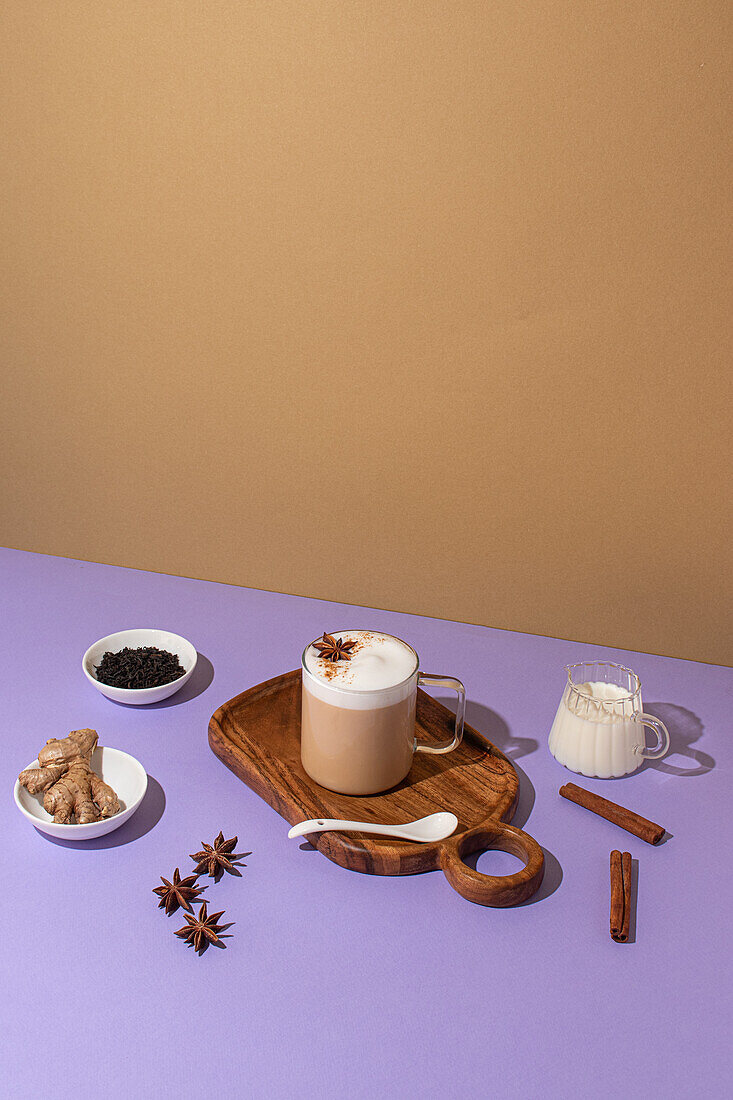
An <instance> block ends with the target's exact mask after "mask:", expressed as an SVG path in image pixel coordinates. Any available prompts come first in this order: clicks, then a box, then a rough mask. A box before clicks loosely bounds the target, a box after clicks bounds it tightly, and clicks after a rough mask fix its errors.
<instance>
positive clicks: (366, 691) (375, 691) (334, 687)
mask: <svg viewBox="0 0 733 1100" xmlns="http://www.w3.org/2000/svg"><path fill="white" fill-rule="evenodd" d="M325 633H326V634H330V635H331V637H332V638H336V637H338V635H339V634H349V633H351V634H356V633H357V631H356V630H351V631H349V630H327V631H325ZM364 633H369V634H381V635H382V637H384V638H393V639H394V640H395V641H396V642H400V643H401V644H402V645H404V646H407V648H408V649H409V650H410V651H411V653H412V654H413V656H414V658H415V667H414V668H413V670H412V672H411V673H410V674H409V675H408V676H405V678H404V679H403V680H400V681H399V682H398V683H396V684H390V685H389V687H381V688H352V687H347V686H346V685H345V684H330V683H329V682H328V680H322V679H321V678H320V676H316V675H315V674H314V673H313V672H311V670H310V669H309V668H308V666H307V665H306V663H305V655H306V653H307V652H308V650H309V649H310V647H311V646H312V645H314V643H315V642H320V641H321V639H322V638H323V634H319V635H318V637H317V638H314V639H313V641H312V642H308V645H307V646H306V647H305V649H304V650H303V652H302V654H301V657H300V663H301V666H302V670H303V672H304V673H305V674H306V675H307V676H310V678H311V679H312V680H315V682H316V683H317V684H320V685H322V686H323V687H325V688H330V690H331V691H347V692H348V693H349V694H350V695H382V694H384V692H386V691H394V690H395V688H399V687H403V685H404V684H406V683H407V682H408V681H409V680H411V679H412V677H413V676H414V675H415V673H416V672H418V671H419V669H420V657H419V656H418V652H417V650H416V649H415V647H414V646H411V645H410V643H409V642H406V641H405V639H404V638H398V637H397V635H396V634H388V633H387V631H386V630H370V631H368V632H367V631H366V630H365V631H364Z"/></svg>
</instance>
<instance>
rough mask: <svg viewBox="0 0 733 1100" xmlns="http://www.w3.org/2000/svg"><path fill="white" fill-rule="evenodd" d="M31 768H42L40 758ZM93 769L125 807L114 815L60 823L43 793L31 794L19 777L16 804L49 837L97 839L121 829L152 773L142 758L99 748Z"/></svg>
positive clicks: (93, 759)
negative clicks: (48, 810) (45, 805)
mask: <svg viewBox="0 0 733 1100" xmlns="http://www.w3.org/2000/svg"><path fill="white" fill-rule="evenodd" d="M28 767H29V768H38V767H39V764H38V760H34V761H33V763H32V764H28ZM92 769H93V770H94V771H95V772H96V773H97V775H99V776H100V777H101V778H102V779H103V780H104V782H105V783H109V785H110V787H111V788H112V789H113V791H114V792H115V794H116V795H117V797H118V799H119V801H120V806H121V807H122V809H121V810H120V812H119V813H118V814H114V815H113V816H112V817H105V818H103V819H102V820H101V821H90V822H89V823H88V824H86V825H57V824H56V822H55V821H54V819H53V818H52V817H51V815H50V814H47V813H46V811H45V810H44V808H43V795H44V792H43V791H41V793H40V794H30V792H29V791H27V790H26V789H25V787H21V785H20V783H19V782H18V780H17V779H16V781H15V787H14V789H13V796H14V798H15V805H16V806H17V807H18V809H19V810H20V812H21V813H22V814H23V816H24V817H27V818H28V820H29V821H30V822H31V824H32V825H35V827H36V828H37V829H40V830H41V832H42V833H48V835H49V836H57V837H62V838H63V839H64V840H93V839H94V837H97V836H104V834H105V833H111V832H112V831H113V830H114V829H119V827H120V825H124V824H125V822H126V821H129V820H130V818H131V817H132V815H133V814H134V813H135V811H136V810H137V808H138V807H139V805H140V803H141V802H142V800H143V798H144V797H145V792H146V790H147V789H148V774H147V772H146V771H145V768H144V767H143V766H142V764H141V763H140V761H139V760H136V759H135V757H134V756H130V754H129V753H127V752H122V750H121V749H108V748H99V747H97V748H96V749H95V750H94V752H93V753H92Z"/></svg>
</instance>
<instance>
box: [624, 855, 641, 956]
mask: <svg viewBox="0 0 733 1100" xmlns="http://www.w3.org/2000/svg"><path fill="white" fill-rule="evenodd" d="M638 896H639V860H638V859H632V861H631V897H630V898H629V906H630V912H629V938H628V939H627V941H626V942H627V943H636V899H637V898H638Z"/></svg>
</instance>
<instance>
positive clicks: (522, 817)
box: [440, 698, 563, 908]
mask: <svg viewBox="0 0 733 1100" xmlns="http://www.w3.org/2000/svg"><path fill="white" fill-rule="evenodd" d="M440 702H441V703H443V705H444V706H446V707H448V709H449V710H452V711H454V712H455V699H453V700H451V699H450V698H447V699H443V698H441V699H440ZM466 721H467V722H468V724H469V726H473V728H474V729H475V730H478V732H479V733H481V734H483V736H484V737H487V738H488V739H489V741H491V743H492V745H496V747H497V749H501V751H502V752H503V753H504V755H505V756H507V757H508V758H509V759H510V760H511V762H512V766H513V767H514V770H515V771H516V773H517V775H518V777H519V801H518V802H517V808H516V810H515V812H514V817H513V818H512V825H516V827H517V828H518V829H524V826H525V824H526V823H527V821H528V819H529V815H530V814H531V813H532V807H533V806H534V802H535V789H534V785H533V783H532V781H531V779H530V778H529V776H528V775H527V773H526V772H525V771H524V769H523V768H521V767H520V766H519V764H518V763H517V759H518V758H519V757H521V756H528V755H529V754H530V753H533V752H534V751H535V749H536V748H538V742H537V741H536V740H535V739H534V737H515V736H514V735H513V734H512V732H511V730H510V729H509V726H508V725H507V723H506V722H505V721H504V719H503V718H502V717H501V715H500V714H497V713H496V711H495V710H491V709H490V708H489V707H485V706H483V704H481V703H474V702H473V701H472V700H469V701H468V702H467V704H466ZM538 843H539V841H538ZM540 847H542V845H540ZM542 852H543V854H544V857H545V877H544V878H543V880H542V885H541V886H540V888H539V890H538V891H537V893H536V894H534V895H533V896H532V897H531V898H528V899H527V901H524V902H522V903H521V906H524V905H535V904H536V903H537V902H538V901H544V900H545V898H549V897H550V895H551V894H554V893H555V891H556V890H557V888H558V887H559V885H560V883H561V882H562V877H563V875H562V867H561V866H560V862H559V860H558V859H557V857H556V856H554V855H553V854H552V852H550V851H549V850H548V849H547V848H544V847H542ZM482 861H483V863H484V867H481V866H478V865H479V863H480V862H482ZM464 863H465V864H466V866H467V867H471V868H473V870H478V871H480V872H481V873H482V874H498V875H501V874H507V875H509V874H514V872H515V871H516V870H517V869H518V868H519V866H520V860H518V859H517V858H516V857H515V856H511V855H509V853H507V852H502V851H500V850H494V851H489V852H486V851H483V852H474V853H473V854H472V855H468V856H466V857H465V859H464ZM492 863H493V864H496V863H498V865H499V866H498V867H495V869H493V870H492V869H491V864H492ZM507 863H511V866H510V867H509V866H506V864H507ZM521 906H518V908H520V907H521Z"/></svg>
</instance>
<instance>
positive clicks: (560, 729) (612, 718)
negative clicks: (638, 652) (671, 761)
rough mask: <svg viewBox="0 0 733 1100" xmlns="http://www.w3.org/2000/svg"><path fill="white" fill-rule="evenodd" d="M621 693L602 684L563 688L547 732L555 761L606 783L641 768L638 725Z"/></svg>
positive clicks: (641, 729)
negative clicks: (550, 726)
mask: <svg viewBox="0 0 733 1100" xmlns="http://www.w3.org/2000/svg"><path fill="white" fill-rule="evenodd" d="M629 703H630V696H629V692H628V690H626V688H623V687H620V686H619V685H618V684H608V683H604V682H602V681H596V682H595V683H593V682H589V683H584V684H577V685H574V686H572V687H571V686H570V685H569V684H568V686H567V687H566V688H565V691H564V693H563V697H562V700H561V702H560V706H559V707H558V710H557V714H556V715H555V721H554V722H553V723H552V729H551V730H550V739H549V747H550V752H551V753H552V755H553V756H554V757H555V759H556V760H557V761H558V762H559V763H560V764H564V765H565V767H566V768H570V770H571V771H574V772H580V774H581V775H588V776H596V777H597V778H599V779H610V778H612V777H618V776H621V775H628V774H629V773H630V772H634V771H636V769H637V768H638V767H639V766H640V765H641V764H642V763H643V760H644V757H643V755H642V751H641V750H643V748H644V726H643V724H642V722H641V720H640V718H637V717H635V715H634V708H633V707H631V706H630V705H629Z"/></svg>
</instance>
